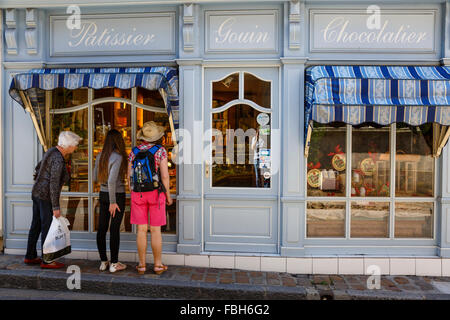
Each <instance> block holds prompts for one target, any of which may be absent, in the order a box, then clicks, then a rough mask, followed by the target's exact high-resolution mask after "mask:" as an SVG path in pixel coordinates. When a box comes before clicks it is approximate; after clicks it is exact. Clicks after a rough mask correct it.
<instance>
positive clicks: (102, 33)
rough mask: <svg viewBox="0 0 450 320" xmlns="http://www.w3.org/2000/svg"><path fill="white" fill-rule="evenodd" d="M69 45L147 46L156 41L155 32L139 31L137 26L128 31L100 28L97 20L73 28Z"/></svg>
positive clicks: (73, 46)
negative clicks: (145, 32) (77, 28)
mask: <svg viewBox="0 0 450 320" xmlns="http://www.w3.org/2000/svg"><path fill="white" fill-rule="evenodd" d="M70 37H71V38H72V40H73V41H72V40H70V41H69V42H68V43H69V46H70V47H72V48H76V47H79V46H86V47H90V48H92V47H122V46H145V45H147V44H149V43H152V42H154V41H155V38H156V36H155V35H154V34H150V33H147V34H143V33H137V32H136V28H133V30H132V32H130V33H126V32H121V31H115V30H114V28H104V29H103V30H100V29H99V28H98V26H97V24H96V23H95V22H87V23H83V24H82V26H81V28H80V29H79V30H75V29H74V30H72V32H71V34H70Z"/></svg>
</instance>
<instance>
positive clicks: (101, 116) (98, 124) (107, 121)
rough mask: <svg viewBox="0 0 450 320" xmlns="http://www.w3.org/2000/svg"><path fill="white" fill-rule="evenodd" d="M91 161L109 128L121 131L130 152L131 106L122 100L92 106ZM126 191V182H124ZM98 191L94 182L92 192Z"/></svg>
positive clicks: (100, 149) (97, 185)
mask: <svg viewBox="0 0 450 320" xmlns="http://www.w3.org/2000/svg"><path fill="white" fill-rule="evenodd" d="M93 128H94V134H93V163H92V168H94V165H95V159H96V158H97V155H98V154H99V153H100V152H101V151H102V149H103V144H104V143H105V138H106V135H107V134H108V131H109V130H111V129H116V130H118V131H119V132H121V133H122V136H123V139H124V141H125V149H126V153H127V154H129V153H130V152H131V106H130V105H129V104H126V103H122V102H106V103H102V104H97V105H95V106H94V125H93ZM125 188H126V192H129V190H128V184H127V183H126V184H125ZM99 191H100V184H99V183H94V192H99Z"/></svg>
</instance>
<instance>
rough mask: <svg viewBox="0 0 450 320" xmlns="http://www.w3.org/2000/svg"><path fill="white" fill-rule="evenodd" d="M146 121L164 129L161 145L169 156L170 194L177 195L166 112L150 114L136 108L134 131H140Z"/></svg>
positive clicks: (171, 144)
mask: <svg viewBox="0 0 450 320" xmlns="http://www.w3.org/2000/svg"><path fill="white" fill-rule="evenodd" d="M147 121H155V122H156V123H157V124H158V125H160V126H164V127H165V129H166V130H165V134H164V137H163V142H162V145H163V146H164V148H165V149H166V150H167V152H168V156H169V163H168V166H169V176H170V193H171V194H176V193H177V168H176V166H175V163H174V159H172V149H173V147H174V145H173V141H172V131H171V130H170V125H169V116H168V115H167V113H166V112H164V113H159V112H152V111H147V110H143V109H141V108H136V129H137V130H140V129H141V128H142V127H143V125H144V123H145V122H147Z"/></svg>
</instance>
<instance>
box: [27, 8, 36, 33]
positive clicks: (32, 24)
mask: <svg viewBox="0 0 450 320" xmlns="http://www.w3.org/2000/svg"><path fill="white" fill-rule="evenodd" d="M36 20H37V19H36V9H30V8H27V9H26V10H25V23H26V25H27V28H36Z"/></svg>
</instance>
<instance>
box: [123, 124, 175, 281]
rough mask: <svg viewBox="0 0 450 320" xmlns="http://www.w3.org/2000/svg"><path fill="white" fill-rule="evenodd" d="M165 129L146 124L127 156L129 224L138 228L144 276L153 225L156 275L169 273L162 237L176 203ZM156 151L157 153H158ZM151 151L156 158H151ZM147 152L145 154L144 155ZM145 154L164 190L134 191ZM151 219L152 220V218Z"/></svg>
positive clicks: (152, 244) (152, 239) (139, 270)
mask: <svg viewBox="0 0 450 320" xmlns="http://www.w3.org/2000/svg"><path fill="white" fill-rule="evenodd" d="M164 129H165V128H164V127H162V126H159V125H157V124H156V123H155V122H154V121H148V122H146V123H144V126H143V127H142V129H140V130H139V131H138V132H137V136H136V139H137V140H140V141H141V142H142V143H141V144H140V145H139V146H137V147H135V148H133V150H132V151H131V153H130V155H129V157H128V176H129V177H130V179H129V180H128V183H129V187H130V190H132V191H131V218H130V223H131V224H136V225H137V237H136V243H137V249H138V255H139V265H138V266H136V269H137V271H138V273H139V274H144V273H145V271H146V253H147V228H148V225H149V224H150V234H151V246H152V251H153V257H154V267H153V271H154V272H155V273H156V274H161V273H163V272H165V271H167V269H168V267H167V266H165V265H163V264H162V261H161V252H162V235H161V226H164V225H166V206H165V205H166V204H167V205H169V206H170V205H172V203H173V200H172V198H171V196H170V188H169V169H168V157H167V151H166V149H165V148H164V147H163V146H162V138H163V136H164V131H165V130H164ZM155 150H157V151H155ZM149 151H152V152H154V154H153V153H152V155H153V157H151V156H149ZM145 152H147V153H146V154H144V153H145ZM142 155H144V156H146V157H149V158H148V159H149V161H150V160H153V159H154V164H155V170H156V172H159V175H160V177H157V178H156V181H158V180H159V181H161V182H162V186H161V187H162V190H163V192H160V190H153V191H142V190H133V188H132V186H135V184H133V183H131V182H132V181H134V180H133V178H134V173H135V171H134V168H135V166H134V165H133V163H134V161H135V159H136V158H137V157H142ZM149 216H150V219H149Z"/></svg>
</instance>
